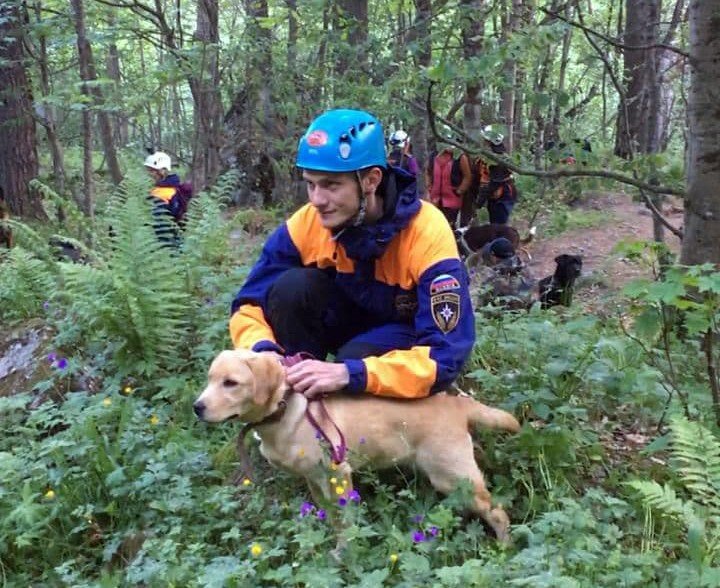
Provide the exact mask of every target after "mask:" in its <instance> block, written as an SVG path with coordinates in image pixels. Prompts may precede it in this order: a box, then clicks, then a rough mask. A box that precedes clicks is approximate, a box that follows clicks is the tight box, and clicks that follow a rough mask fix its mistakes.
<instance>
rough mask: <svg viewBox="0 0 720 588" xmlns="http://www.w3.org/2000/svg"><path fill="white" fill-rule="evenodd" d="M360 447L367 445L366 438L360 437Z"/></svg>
mask: <svg viewBox="0 0 720 588" xmlns="http://www.w3.org/2000/svg"><path fill="white" fill-rule="evenodd" d="M360 445H365V437H360Z"/></svg>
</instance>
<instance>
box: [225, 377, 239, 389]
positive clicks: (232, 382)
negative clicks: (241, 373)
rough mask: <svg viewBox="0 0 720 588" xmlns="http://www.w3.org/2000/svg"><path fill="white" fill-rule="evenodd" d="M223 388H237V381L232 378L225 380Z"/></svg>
mask: <svg viewBox="0 0 720 588" xmlns="http://www.w3.org/2000/svg"><path fill="white" fill-rule="evenodd" d="M223 386H225V387H226V388H232V387H233V386H237V382H236V381H235V380H231V379H230V378H225V379H224V380H223Z"/></svg>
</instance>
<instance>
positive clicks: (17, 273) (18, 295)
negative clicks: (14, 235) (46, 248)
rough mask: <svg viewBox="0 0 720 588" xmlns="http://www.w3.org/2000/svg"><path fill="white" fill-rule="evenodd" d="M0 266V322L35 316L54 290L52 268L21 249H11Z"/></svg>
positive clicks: (54, 278)
mask: <svg viewBox="0 0 720 588" xmlns="http://www.w3.org/2000/svg"><path fill="white" fill-rule="evenodd" d="M1 263H2V269H0V272H1V273H2V276H3V278H2V279H1V280H0V319H2V320H0V322H5V321H8V320H13V319H21V318H30V317H33V316H38V315H39V314H40V313H41V312H42V305H43V302H44V301H45V300H47V299H48V298H49V297H50V295H51V294H52V292H53V291H54V290H55V282H56V277H55V275H54V273H53V268H52V267H51V266H50V265H49V264H48V263H47V262H46V261H43V260H42V259H38V258H37V257H35V256H34V255H32V253H31V252H29V251H27V250H25V249H24V248H22V247H14V248H13V249H11V250H10V251H9V252H8V253H7V254H6V255H5V256H4V260H3V261H2V262H1Z"/></svg>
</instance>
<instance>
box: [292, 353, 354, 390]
mask: <svg viewBox="0 0 720 588" xmlns="http://www.w3.org/2000/svg"><path fill="white" fill-rule="evenodd" d="M285 380H286V381H287V383H288V384H290V385H291V386H292V387H293V390H295V391H296V392H300V393H301V394H304V395H305V396H306V397H307V398H315V397H316V396H319V395H320V394H323V393H325V392H337V391H338V390H342V389H343V388H344V387H345V386H347V385H348V383H349V382H350V374H349V373H348V369H347V368H346V367H345V364H344V363H331V362H329V361H318V360H316V359H306V360H303V361H301V362H300V363H297V364H295V365H293V366H291V367H289V368H287V371H286V373H285Z"/></svg>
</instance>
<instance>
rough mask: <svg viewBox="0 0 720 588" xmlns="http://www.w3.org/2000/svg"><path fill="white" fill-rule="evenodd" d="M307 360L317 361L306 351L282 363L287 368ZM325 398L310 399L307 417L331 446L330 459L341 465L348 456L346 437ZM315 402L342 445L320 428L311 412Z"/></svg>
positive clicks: (284, 359) (289, 357) (285, 358)
mask: <svg viewBox="0 0 720 588" xmlns="http://www.w3.org/2000/svg"><path fill="white" fill-rule="evenodd" d="M305 359H315V357H313V355H312V354H310V353H307V352H305V351H301V352H300V353H296V354H295V355H289V356H287V357H284V358H283V359H282V360H281V362H280V363H282V365H284V366H285V367H290V366H293V365H295V364H298V363H300V362H301V361H303V360H305ZM323 398H324V396H317V397H315V398H308V399H307V401H308V405H307V408H306V409H305V416H306V417H307V420H308V421H310V424H311V425H312V426H313V428H314V429H315V432H316V433H317V434H318V435H320V437H321V438H322V439H323V440H324V441H325V442H326V443H327V444H328V445H329V446H330V458H331V459H332V460H333V462H334V463H335V464H340V463H342V462H343V461H345V455H346V454H347V443H346V442H345V436H344V435H343V433H342V431H341V430H340V427H338V426H337V424H336V423H335V421H333V420H332V418H331V417H330V414H329V413H328V411H327V408H326V407H325V403H324V402H323ZM313 402H317V403H318V405H319V406H320V410H321V411H322V413H323V417H324V418H325V419H326V420H327V421H329V422H330V424H331V425H332V426H333V427H335V431H336V432H337V434H338V436H339V437H340V444H339V445H333V443H332V441H331V440H330V437H329V436H328V434H327V433H326V432H325V431H324V430H323V428H322V427H321V426H320V423H318V421H317V419H316V418H315V417H314V416H313V414H312V412H311V411H310V405H311V404H312V403H313Z"/></svg>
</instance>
